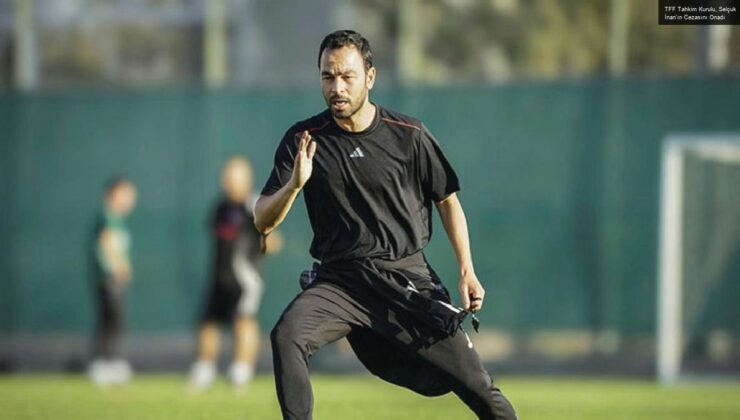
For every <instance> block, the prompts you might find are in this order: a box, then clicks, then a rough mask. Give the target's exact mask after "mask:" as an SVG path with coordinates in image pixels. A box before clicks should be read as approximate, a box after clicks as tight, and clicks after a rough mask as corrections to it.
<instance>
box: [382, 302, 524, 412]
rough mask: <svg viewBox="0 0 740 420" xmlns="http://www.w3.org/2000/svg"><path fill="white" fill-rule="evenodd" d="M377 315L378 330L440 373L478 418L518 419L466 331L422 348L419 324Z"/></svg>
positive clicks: (393, 315)
mask: <svg viewBox="0 0 740 420" xmlns="http://www.w3.org/2000/svg"><path fill="white" fill-rule="evenodd" d="M373 313H374V315H375V318H374V326H375V328H374V329H375V330H376V331H377V332H379V333H380V334H382V335H383V336H385V337H386V338H388V339H390V340H391V341H395V342H396V343H398V344H399V345H400V346H401V347H402V348H406V349H408V351H409V352H413V353H415V354H416V355H417V356H418V357H419V358H420V359H421V360H423V361H424V362H425V363H426V364H428V365H429V366H431V367H432V368H433V369H434V370H436V371H437V372H438V373H439V375H440V377H441V378H442V379H443V380H444V381H445V383H446V384H447V385H448V386H449V387H450V389H451V390H452V391H453V392H454V393H455V394H456V395H457V396H458V397H459V398H460V399H461V400H462V401H463V402H464V403H465V404H466V405H467V406H468V407H470V409H471V410H472V411H473V412H474V413H475V414H476V415H477V416H478V418H480V419H486V420H516V419H517V417H516V414H515V412H514V408H513V407H512V405H511V403H510V402H509V401H508V400H507V399H506V397H505V396H504V395H503V394H502V393H501V390H500V389H499V388H498V387H497V386H496V385H495V384H494V382H493V379H492V378H491V376H490V375H489V374H488V372H486V370H485V368H484V367H483V364H482V363H481V360H480V357H479V356H478V353H477V352H476V351H475V349H474V348H473V344H472V342H471V341H470V339H469V337H468V335H467V334H466V333H465V331H463V330H462V329H460V330H458V331H457V333H456V334H455V335H454V336H451V337H446V338H443V339H439V340H437V341H435V342H434V343H433V344H431V345H429V344H427V345H420V344H418V343H419V341H418V340H417V337H418V335H419V333H418V332H417V331H418V330H416V329H415V328H414V325H415V324H416V321H415V320H413V319H411V318H410V317H409V316H408V315H406V314H403V313H395V312H394V311H392V310H387V309H385V310H381V311H374V312H373ZM384 313H385V314H384ZM386 314H389V315H386ZM378 315H380V316H378ZM409 331H411V332H409Z"/></svg>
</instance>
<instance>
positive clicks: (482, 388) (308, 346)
mask: <svg viewBox="0 0 740 420" xmlns="http://www.w3.org/2000/svg"><path fill="white" fill-rule="evenodd" d="M407 318H408V317H404V314H402V313H397V312H396V311H394V310H392V309H389V308H388V305H387V304H385V305H383V304H382V303H380V302H378V301H377V300H376V301H373V300H372V299H362V302H360V301H359V299H355V298H354V297H353V296H352V295H350V294H349V293H347V292H346V291H345V290H344V289H342V288H341V287H339V286H337V285H334V284H332V283H328V282H320V283H318V284H315V285H313V287H311V288H309V289H307V290H305V291H304V292H302V293H301V294H299V295H298V296H297V297H296V298H295V299H294V300H293V302H291V303H290V305H289V306H288V307H287V308H286V309H285V312H283V315H282V316H281V318H280V320H279V321H278V323H277V325H276V326H275V328H274V329H273V330H272V334H271V339H272V351H273V363H274V369H275V383H276V387H277V394H278V400H279V401H280V407H281V410H282V413H283V418H284V419H290V420H306V419H311V418H312V414H311V413H312V408H313V394H312V391H311V383H310V380H309V373H308V358H309V357H310V356H311V355H312V354H313V353H314V352H315V351H316V350H318V349H319V348H321V347H322V346H324V345H325V344H328V343H331V342H334V341H336V340H338V339H340V338H342V337H345V336H347V335H348V334H349V333H350V332H351V331H352V329H353V328H370V329H372V330H373V331H374V332H376V333H378V334H379V335H381V336H383V337H385V338H386V339H387V340H388V341H390V342H392V343H395V344H397V345H398V346H399V347H400V348H402V349H408V351H409V352H413V353H414V354H415V355H416V356H417V357H419V358H420V359H421V360H423V361H424V362H425V363H428V364H429V365H430V366H431V367H433V368H434V369H436V370H438V373H439V376H440V377H441V378H442V379H443V380H444V381H445V382H446V383H447V384H448V386H449V388H450V389H452V391H453V392H454V393H455V394H456V395H457V396H458V397H459V398H460V399H461V400H462V401H463V402H464V403H465V404H466V405H467V406H468V407H470V409H471V410H473V412H475V414H476V415H477V416H478V418H480V419H496V420H515V419H516V415H515V413H514V409H513V407H512V406H511V404H510V403H509V401H508V400H507V399H506V397H505V396H504V395H503V394H502V393H501V391H500V390H499V389H498V388H497V387H496V386H495V385H494V384H493V380H492V379H491V377H490V375H489V374H488V373H487V372H486V370H485V369H484V368H483V365H482V364H481V361H480V358H479V357H478V354H477V352H476V351H475V350H474V349H473V347H472V344H471V343H470V341H469V338H468V336H467V335H466V334H465V333H464V332H463V331H458V333H457V334H455V335H453V336H451V337H447V338H443V339H440V340H437V341H435V342H434V343H433V344H431V345H428V346H418V345H415V344H414V339H413V333H410V332H409V328H408V327H409V325H413V321H409V320H408V319H407ZM409 322H411V324H410V323H409ZM378 351H382V349H381V348H379V349H378Z"/></svg>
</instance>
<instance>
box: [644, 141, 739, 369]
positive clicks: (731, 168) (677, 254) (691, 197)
mask: <svg viewBox="0 0 740 420" xmlns="http://www.w3.org/2000/svg"><path fill="white" fill-rule="evenodd" d="M661 177H662V179H661V215H660V218H661V220H660V224H661V232H660V243H659V247H660V249H659V259H660V262H659V264H660V267H659V280H658V282H659V284H658V334H657V371H658V377H659V379H660V381H661V382H663V383H672V382H676V381H678V380H680V379H682V378H686V377H698V376H702V377H704V376H726V375H737V374H739V373H740V346H739V345H738V344H740V134H737V135H725V136H672V137H669V138H668V139H666V141H665V143H664V147H663V157H662V175H661Z"/></svg>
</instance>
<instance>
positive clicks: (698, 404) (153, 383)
mask: <svg viewBox="0 0 740 420" xmlns="http://www.w3.org/2000/svg"><path fill="white" fill-rule="evenodd" d="M313 383H314V392H315V402H316V409H315V414H314V418H316V419H318V420H334V419H340V420H344V419H347V420H365V419H367V420H370V419H372V420H395V419H398V420H405V419H409V420H410V419H413V420H417V419H444V420H460V419H474V416H472V415H471V414H470V412H468V410H467V409H466V408H465V407H464V406H463V404H462V403H461V402H459V401H458V400H457V398H456V397H455V396H454V395H447V396H444V397H439V398H424V397H420V396H417V395H415V394H413V393H411V392H409V391H406V390H404V389H401V388H398V387H395V386H393V385H389V384H387V383H384V382H382V381H381V380H379V379H376V378H373V377H371V376H321V375H314V377H313ZM498 383H499V385H500V386H501V387H502V388H503V390H504V392H505V393H506V394H507V396H508V397H509V398H510V399H511V400H512V401H513V402H514V405H515V406H516V408H517V410H518V413H519V417H520V419H522V420H540V419H542V420H566V419H567V420H581V419H583V420H586V419H588V420H591V419H594V420H610V419H614V420H616V419H619V420H625V419H626V420H663V419H665V420H668V419H670V420H708V419H712V420H723V419H728V420H729V419H740V384H737V383H735V384H715V385H681V386H678V387H675V388H669V389H666V388H661V387H659V386H658V385H656V384H654V383H652V382H649V381H635V380H621V379H585V378H584V379H581V378H573V379H562V378H529V377H523V378H510V377H502V378H501V379H500V380H498ZM184 384H185V378H184V377H182V376H162V375H139V376H137V377H136V378H135V379H134V381H133V382H132V383H131V384H129V385H126V386H123V387H119V388H110V389H97V388H94V387H93V386H92V385H90V383H89V382H88V381H87V380H86V378H85V377H83V376H61V375H57V376H48V375H23V376H20V375H19V376H0V419H2V420H5V419H8V420H10V419H13V420H22V419H53V420H61V419H74V420H87V419H90V420H106V419H111V420H114V419H115V420H118V419H136V420H139V419H142V420H161V419H250V420H261V419H265V420H267V419H279V418H280V415H279V410H278V404H277V400H276V398H275V393H274V390H273V380H272V377H271V376H259V377H257V379H256V380H255V381H254V382H253V383H252V384H251V385H250V386H249V388H248V389H247V390H246V391H245V392H243V393H235V392H234V390H232V389H231V388H230V387H229V386H228V385H227V384H225V383H218V384H217V385H216V386H214V387H213V388H212V389H210V390H209V391H207V392H205V393H203V394H198V395H191V394H189V393H188V392H186V390H185V385H184Z"/></svg>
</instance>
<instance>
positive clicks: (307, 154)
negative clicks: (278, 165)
mask: <svg viewBox="0 0 740 420" xmlns="http://www.w3.org/2000/svg"><path fill="white" fill-rule="evenodd" d="M315 154H316V142H315V141H313V140H311V135H310V134H308V131H304V132H303V133H301V139H300V141H299V143H298V154H297V155H296V157H295V163H294V164H293V174H292V175H291V177H290V182H291V185H292V186H293V188H295V189H301V188H303V186H304V185H306V182H308V179H309V178H311V172H312V171H313V157H314V155H315Z"/></svg>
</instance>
